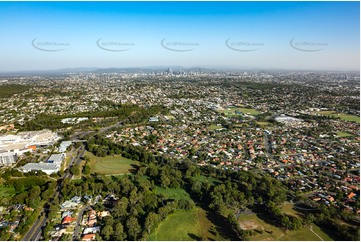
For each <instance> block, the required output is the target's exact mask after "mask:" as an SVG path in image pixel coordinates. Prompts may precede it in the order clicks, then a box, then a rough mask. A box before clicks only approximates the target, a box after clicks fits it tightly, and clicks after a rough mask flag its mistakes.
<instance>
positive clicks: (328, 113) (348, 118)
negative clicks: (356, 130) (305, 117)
mask: <svg viewBox="0 0 361 242" xmlns="http://www.w3.org/2000/svg"><path fill="white" fill-rule="evenodd" d="M317 113H318V114H321V115H324V116H332V117H336V118H340V119H342V120H345V121H350V122H356V123H360V117H359V116H356V115H350V114H345V113H336V112H334V111H320V112H317Z"/></svg>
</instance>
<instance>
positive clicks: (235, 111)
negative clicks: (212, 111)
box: [219, 107, 260, 116]
mask: <svg viewBox="0 0 361 242" xmlns="http://www.w3.org/2000/svg"><path fill="white" fill-rule="evenodd" d="M219 112H221V113H224V114H225V115H226V116H237V115H241V114H240V113H239V112H241V113H245V114H250V115H258V114H260V112H258V111H257V110H256V109H253V108H240V107H229V108H225V109H224V110H220V111H219Z"/></svg>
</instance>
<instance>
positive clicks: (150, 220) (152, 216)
mask: <svg viewBox="0 0 361 242" xmlns="http://www.w3.org/2000/svg"><path fill="white" fill-rule="evenodd" d="M159 221H160V216H159V215H158V214H156V213H154V212H150V213H149V214H148V216H147V218H146V219H145V223H144V226H145V229H146V230H147V232H148V234H150V232H151V231H152V230H153V229H154V228H155V227H156V225H157V224H158V223H159Z"/></svg>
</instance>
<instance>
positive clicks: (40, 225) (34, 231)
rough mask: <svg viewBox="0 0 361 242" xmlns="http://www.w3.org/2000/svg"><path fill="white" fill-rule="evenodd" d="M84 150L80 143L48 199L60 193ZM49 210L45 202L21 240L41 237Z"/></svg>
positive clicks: (36, 239) (35, 239) (33, 239)
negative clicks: (38, 215)
mask: <svg viewBox="0 0 361 242" xmlns="http://www.w3.org/2000/svg"><path fill="white" fill-rule="evenodd" d="M84 152H85V149H84V145H81V146H80V147H79V149H78V152H77V155H76V156H75V157H73V159H72V160H71V162H70V163H69V166H68V167H67V168H66V169H65V173H64V175H63V177H61V178H60V179H59V180H58V185H57V187H56V190H55V191H54V193H53V196H52V198H51V199H50V200H53V198H54V197H58V196H59V195H60V191H61V188H62V182H63V180H64V179H65V178H71V177H72V174H71V173H70V168H71V167H72V166H73V165H74V164H77V165H79V164H80V162H81V157H83V155H84ZM48 212H49V210H48V208H47V205H46V204H45V205H44V207H43V209H42V211H41V217H40V218H38V220H36V222H35V223H34V224H33V225H32V226H31V228H30V229H29V231H28V232H27V233H26V234H25V235H24V237H23V238H22V241H38V240H39V239H40V238H41V234H42V230H43V229H44V227H45V225H46V221H47V213H48Z"/></svg>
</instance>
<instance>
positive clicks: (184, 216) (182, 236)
mask: <svg viewBox="0 0 361 242" xmlns="http://www.w3.org/2000/svg"><path fill="white" fill-rule="evenodd" d="M149 240H153V241H154V240H159V241H165V240H167V241H169V240H176V241H180V240H183V241H190V240H223V238H222V237H221V236H220V235H219V234H218V233H217V232H215V230H214V224H213V223H212V222H211V221H209V220H208V218H207V215H206V211H204V210H203V209H201V208H196V209H193V210H190V211H178V212H175V213H173V214H171V215H169V216H168V217H167V218H166V219H165V220H164V221H162V222H161V223H160V225H159V226H158V228H156V229H155V231H154V232H153V233H152V234H151V235H150V236H149Z"/></svg>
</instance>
